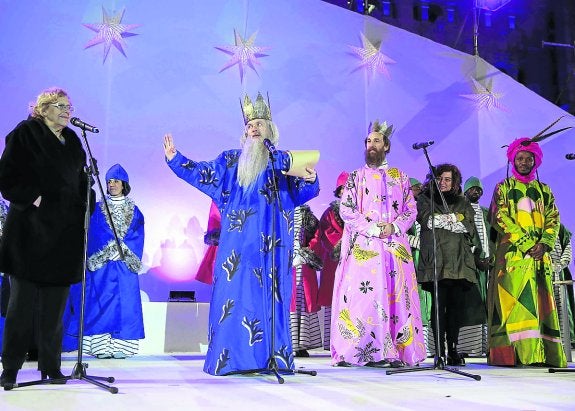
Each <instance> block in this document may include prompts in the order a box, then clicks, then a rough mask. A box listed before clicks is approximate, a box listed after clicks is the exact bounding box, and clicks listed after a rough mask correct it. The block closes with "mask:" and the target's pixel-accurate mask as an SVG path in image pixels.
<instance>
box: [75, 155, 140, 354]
mask: <svg viewBox="0 0 575 411" xmlns="http://www.w3.org/2000/svg"><path fill="white" fill-rule="evenodd" d="M129 181H130V180H129V178H128V173H127V172H126V170H124V169H123V168H122V166H121V165H119V164H116V165H113V166H112V167H111V168H110V169H109V170H108V172H107V173H106V184H107V188H108V190H107V191H108V195H107V196H106V201H107V203H108V208H109V210H110V214H111V215H112V220H113V222H114V227H115V228H116V234H117V235H118V240H119V241H120V245H121V247H122V251H123V253H124V259H123V260H120V254H119V252H118V247H117V245H116V240H115V238H114V232H113V231H112V227H111V225H110V221H109V218H108V215H107V213H106V208H105V204H104V202H102V201H100V202H98V203H97V204H96V210H95V211H94V214H93V215H92V218H91V220H90V229H89V235H88V271H87V272H86V306H85V318H84V324H85V326H84V327H85V328H84V339H83V348H84V351H85V352H86V353H87V354H91V355H94V356H96V357H98V358H126V357H129V356H132V355H134V354H136V353H137V352H138V346H139V344H138V340H139V339H142V338H144V321H143V316H142V301H141V299H140V286H139V282H138V272H139V271H140V269H141V267H142V253H143V249H144V216H143V215H142V213H141V212H140V210H139V209H138V207H137V206H136V204H135V203H134V200H132V199H131V198H130V197H127V195H128V194H129V193H130V189H131V188H130V184H129ZM80 292H81V285H80V284H77V285H75V286H73V287H72V290H71V295H70V303H71V306H72V307H73V312H74V314H73V317H72V322H71V324H70V330H69V333H70V334H72V335H78V320H79V314H80Z"/></svg>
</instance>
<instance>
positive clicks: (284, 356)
mask: <svg viewBox="0 0 575 411" xmlns="http://www.w3.org/2000/svg"><path fill="white" fill-rule="evenodd" d="M239 156H240V150H229V151H225V152H223V153H222V154H220V155H219V157H218V158H216V159H215V160H213V161H207V162H194V161H191V160H188V159H187V158H185V157H184V156H182V155H181V154H180V153H179V152H178V153H176V155H175V156H174V158H173V159H172V160H170V161H169V162H168V165H169V166H170V168H171V169H172V171H173V172H174V173H175V174H176V175H177V176H178V177H180V178H181V179H183V180H184V181H186V182H188V183H189V184H191V185H192V186H194V187H196V188H197V189H199V190H200V191H202V192H203V193H205V194H207V195H208V196H210V197H211V198H212V200H213V201H214V202H215V203H216V205H217V206H218V208H219V210H220V214H221V216H222V222H221V224H222V227H221V234H220V242H219V249H218V253H217V256H216V262H215V266H214V267H215V268H214V282H213V291H212V298H211V302H210V314H209V327H208V342H209V345H208V351H207V353H206V361H205V363H204V371H205V372H206V373H208V374H212V375H226V374H231V373H240V372H249V371H257V370H263V369H266V368H267V367H268V360H269V359H270V358H271V348H272V344H271V341H272V330H271V311H272V301H274V302H275V304H274V310H275V314H276V315H275V333H274V358H275V359H276V362H277V365H278V367H279V368H280V369H293V368H294V364H293V353H292V346H291V336H290V328H289V305H290V299H291V287H292V277H291V276H292V270H291V265H292V264H291V260H292V253H293V235H294V233H293V228H294V227H293V222H294V221H293V217H294V208H295V207H296V206H298V205H301V204H303V203H305V202H306V201H308V200H310V199H312V198H313V197H315V196H317V195H318V193H319V182H318V180H317V179H316V181H315V182H314V183H308V182H306V181H305V180H303V179H301V178H296V177H290V176H287V175H284V174H282V173H279V172H278V173H277V180H278V189H279V197H280V199H281V206H282V210H283V211H282V212H280V211H279V209H278V208H277V206H276V205H275V201H274V196H273V191H272V190H271V181H272V180H271V164H270V163H268V168H267V169H266V170H265V171H264V172H262V173H261V174H260V176H259V177H258V178H257V181H255V182H254V183H253V184H252V185H251V186H250V187H248V188H247V189H246V188H243V187H240V185H239V184H238V182H237V170H238V159H239ZM274 159H275V160H274V167H275V169H276V170H282V171H287V170H288V169H289V167H290V156H289V154H288V153H286V152H278V153H277V155H276V156H275V157H274ZM272 221H275V237H276V239H277V240H276V242H275V258H276V262H275V267H276V273H277V288H276V290H275V293H274V296H273V298H272V293H271V290H272V285H271V267H272V248H273V247H272V241H271V238H272Z"/></svg>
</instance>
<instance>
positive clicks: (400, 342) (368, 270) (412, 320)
mask: <svg viewBox="0 0 575 411" xmlns="http://www.w3.org/2000/svg"><path fill="white" fill-rule="evenodd" d="M392 132H393V126H391V125H390V126H387V124H386V123H385V122H384V123H383V124H380V123H379V122H375V124H373V125H372V127H370V133H369V135H368V136H367V138H366V140H365V147H366V150H365V159H366V165H365V166H364V167H362V168H360V169H357V170H355V171H353V172H352V173H351V174H350V176H349V178H348V180H347V183H346V185H345V188H344V190H343V195H342V198H341V205H340V215H341V218H342V219H343V221H344V223H345V225H344V232H343V237H342V243H341V259H340V263H339V266H338V268H337V270H336V273H335V283H334V295H333V302H332V321H331V322H332V328H331V357H332V363H333V364H334V365H338V366H350V365H359V366H363V365H367V366H376V367H381V366H392V367H401V366H405V365H415V364H418V363H419V362H421V361H423V360H424V359H425V358H426V352H425V342H424V335H423V327H422V324H421V312H420V306H419V295H418V291H417V281H416V277H415V269H414V266H413V258H412V256H411V251H410V247H409V242H408V239H407V234H406V233H407V230H408V229H409V228H410V227H411V226H412V225H413V223H414V221H415V218H416V214H417V208H416V204H415V200H414V198H413V194H412V193H411V189H410V182H409V177H408V176H407V175H406V174H405V173H403V172H402V171H400V170H398V169H397V168H395V167H389V166H388V164H387V160H386V155H387V153H389V150H390V147H391V143H390V140H389V137H390V136H391V134H392Z"/></svg>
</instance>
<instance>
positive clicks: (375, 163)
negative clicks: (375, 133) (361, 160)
mask: <svg viewBox="0 0 575 411" xmlns="http://www.w3.org/2000/svg"><path fill="white" fill-rule="evenodd" d="M383 160H385V151H383V150H381V151H379V150H374V151H369V150H367V149H366V150H365V163H366V164H367V165H368V166H369V167H379V166H380V165H381V164H382V163H383Z"/></svg>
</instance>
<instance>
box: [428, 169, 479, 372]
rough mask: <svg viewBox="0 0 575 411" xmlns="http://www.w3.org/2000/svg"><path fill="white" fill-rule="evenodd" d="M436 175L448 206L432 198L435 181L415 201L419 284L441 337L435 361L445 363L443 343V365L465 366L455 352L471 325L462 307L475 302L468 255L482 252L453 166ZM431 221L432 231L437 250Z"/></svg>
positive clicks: (474, 277) (472, 214)
mask: <svg viewBox="0 0 575 411" xmlns="http://www.w3.org/2000/svg"><path fill="white" fill-rule="evenodd" d="M435 173H436V176H437V183H438V186H439V189H440V190H441V192H442V193H443V197H444V198H445V203H446V204H444V203H443V200H442V199H441V197H440V196H439V194H438V193H437V190H434V192H433V194H434V195H433V199H432V198H431V190H430V188H431V184H435V183H434V181H433V180H428V181H427V182H426V184H425V188H424V190H423V192H422V193H421V194H420V195H419V196H418V197H417V221H418V222H419V224H421V236H420V254H419V266H418V270H417V281H418V282H419V283H420V284H421V286H422V288H423V289H424V290H425V291H429V292H431V298H432V311H431V324H432V328H433V333H434V337H435V332H436V330H438V331H439V351H438V353H439V356H440V357H442V358H445V342H446V340H447V358H446V362H447V364H448V365H464V364H465V360H464V359H463V357H462V356H461V355H460V354H459V353H458V352H457V343H458V337H459V329H460V328H461V325H462V324H463V323H464V321H468V320H470V319H468V318H464V316H469V315H470V314H473V315H475V313H473V312H470V311H472V310H467V309H466V305H469V304H470V302H471V298H472V296H474V295H477V296H479V294H478V288H477V274H476V267H475V260H474V258H473V253H472V252H471V249H472V246H476V247H479V249H480V248H481V243H480V242H479V239H478V237H477V234H476V229H475V220H474V218H475V211H474V210H473V207H471V203H469V200H467V198H465V197H464V196H463V194H462V192H461V173H460V171H459V169H458V168H457V167H456V166H454V165H452V164H440V165H438V166H437V167H436V169H435ZM434 188H435V186H434ZM432 201H433V203H434V204H433V205H434V215H433V218H432V217H431V202H432ZM446 206H447V208H446ZM432 220H434V221H433V226H434V228H435V239H436V247H435V249H434V247H433V231H432ZM434 262H436V264H437V280H438V290H437V291H438V293H437V294H438V301H435V295H434V292H433V280H434V276H435V274H436V273H435V269H434V267H435V266H434ZM435 304H437V305H438V311H439V324H438V325H437V324H436V318H435V315H434V313H435ZM478 313H479V314H481V313H483V318H482V319H480V320H479V323H481V322H482V321H484V320H485V318H484V317H485V314H484V313H485V309H483V310H478ZM435 338H436V337H435ZM436 341H437V340H436Z"/></svg>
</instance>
